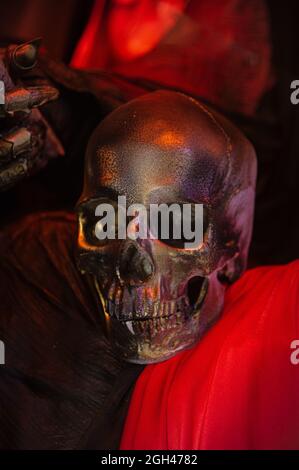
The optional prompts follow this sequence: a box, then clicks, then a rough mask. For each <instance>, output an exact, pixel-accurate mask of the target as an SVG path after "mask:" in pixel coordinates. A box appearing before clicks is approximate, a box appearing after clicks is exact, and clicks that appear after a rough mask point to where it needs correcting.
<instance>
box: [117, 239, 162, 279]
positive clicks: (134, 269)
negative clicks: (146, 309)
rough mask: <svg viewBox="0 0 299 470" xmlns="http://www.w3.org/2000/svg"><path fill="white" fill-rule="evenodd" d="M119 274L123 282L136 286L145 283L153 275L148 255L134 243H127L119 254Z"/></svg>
mask: <svg viewBox="0 0 299 470" xmlns="http://www.w3.org/2000/svg"><path fill="white" fill-rule="evenodd" d="M119 273H120V277H121V278H122V280H123V281H125V282H127V283H128V284H130V285H135V284H136V285H138V284H142V283H144V282H145V281H147V280H148V279H149V278H150V277H151V276H152V275H153V273H154V264H153V261H152V259H151V257H150V255H149V254H148V253H147V252H146V251H145V250H144V249H143V248H142V247H141V246H139V245H138V244H137V243H136V242H133V241H132V242H127V243H126V245H125V247H124V249H123V250H122V251H121V254H120V263H119Z"/></svg>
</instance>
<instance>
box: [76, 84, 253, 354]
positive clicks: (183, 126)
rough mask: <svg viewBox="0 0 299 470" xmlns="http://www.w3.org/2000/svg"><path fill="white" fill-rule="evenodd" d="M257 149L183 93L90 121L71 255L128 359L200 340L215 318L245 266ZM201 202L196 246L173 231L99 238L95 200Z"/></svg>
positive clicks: (146, 99)
mask: <svg viewBox="0 0 299 470" xmlns="http://www.w3.org/2000/svg"><path fill="white" fill-rule="evenodd" d="M255 178H256V159H255V153H254V150H253V148H252V146H251V144H250V143H249V142H248V141H247V139H246V138H245V137H243V136H242V134H241V133H240V132H239V131H238V130H237V129H236V128H235V127H234V126H233V125H232V124H230V123H229V122H228V121H227V120H226V119H224V118H223V117H222V116H221V115H219V114H218V113H216V112H214V111H211V110H210V109H208V108H207V107H205V106H203V105H202V104H200V103H199V102H197V101H195V100H194V99H192V98H190V97H187V96H185V95H183V94H181V93H176V92H169V91H156V92H154V93H150V94H148V95H145V96H142V97H140V98H137V99H135V100H133V101H131V102H129V103H128V104H125V105H123V106H121V107H119V108H118V109H116V110H115V111H114V112H112V113H111V114H110V115H109V116H108V117H107V118H106V119H104V120H103V121H102V122H101V123H100V125H99V126H98V127H97V129H96V130H95V132H94V134H93V136H92V137H91V139H90V142H89V145H88V149H87V154H86V168H85V181H84V190H83V194H82V196H81V198H80V201H79V203H78V250H77V263H78V266H79V269H80V270H81V272H83V273H85V274H86V275H87V276H88V277H89V279H90V280H91V283H92V285H93V286H94V288H95V290H96V292H97V295H98V299H99V302H101V304H102V308H103V310H104V314H105V315H104V316H105V319H106V323H107V331H108V332H109V334H110V338H111V341H113V343H114V345H115V346H116V347H117V348H118V349H119V351H120V352H121V354H122V355H123V357H124V358H125V359H126V360H127V361H130V362H136V363H153V362H159V361H162V360H165V359H168V358H169V357H171V356H173V355H175V354H176V353H177V352H178V351H181V350H183V349H186V348H189V347H191V346H192V345H194V343H196V342H197V341H198V339H199V338H200V337H201V335H202V334H203V332H204V331H205V330H206V329H207V328H208V327H209V326H210V325H211V324H212V323H213V322H214V321H215V320H216V319H217V318H218V316H219V314H220V313H221V309H222V306H223V300H224V293H225V289H226V286H227V285H228V284H230V283H232V282H234V281H235V280H236V279H238V278H239V277H240V275H241V274H242V272H243V271H244V269H245V267H246V258H247V252H248V246H249V242H250V237H251V230H252V220H253V210H254V192H255ZM119 195H122V196H126V199H127V202H128V204H132V203H139V204H140V203H141V204H143V205H144V206H145V207H149V205H150V204H152V203H155V204H163V203H165V204H170V203H180V204H182V203H185V202H189V203H201V204H203V207H204V235H203V241H202V243H201V245H200V246H198V247H197V248H194V249H184V248H182V246H180V245H179V243H176V240H171V239H169V240H161V239H152V238H151V237H148V238H145V239H136V240H131V239H129V238H126V239H125V240H119V239H114V240H109V239H106V240H99V239H98V238H97V237H96V236H95V225H96V222H97V217H96V216H95V208H96V207H97V205H98V204H100V203H103V202H106V203H107V202H108V203H110V204H112V205H114V206H117V197H118V196H119Z"/></svg>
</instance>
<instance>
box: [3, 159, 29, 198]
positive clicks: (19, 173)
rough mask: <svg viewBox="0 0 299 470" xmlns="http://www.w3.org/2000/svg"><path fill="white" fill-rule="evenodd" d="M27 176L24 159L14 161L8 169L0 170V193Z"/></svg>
mask: <svg viewBox="0 0 299 470" xmlns="http://www.w3.org/2000/svg"><path fill="white" fill-rule="evenodd" d="M27 174H28V164H27V160H26V159H21V160H16V161H15V162H13V163H12V165H10V166H9V167H8V168H5V169H4V170H0V191H4V190H5V189H8V188H10V187H11V186H13V185H14V184H16V183H17V182H18V181H19V180H21V179H23V178H24V176H26V175H27Z"/></svg>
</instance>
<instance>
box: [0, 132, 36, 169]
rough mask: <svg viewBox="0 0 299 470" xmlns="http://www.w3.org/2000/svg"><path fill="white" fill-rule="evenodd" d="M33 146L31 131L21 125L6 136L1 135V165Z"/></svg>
mask: <svg viewBox="0 0 299 470" xmlns="http://www.w3.org/2000/svg"><path fill="white" fill-rule="evenodd" d="M30 148H31V132H29V131H28V129H26V128H25V127H20V128H19V129H16V130H14V131H12V132H9V133H8V134H6V135H5V136H0V166H1V165H2V164H4V163H7V162H9V161H11V160H13V159H14V158H16V157H17V156H18V155H20V154H21V153H23V152H26V151H28V150H30Z"/></svg>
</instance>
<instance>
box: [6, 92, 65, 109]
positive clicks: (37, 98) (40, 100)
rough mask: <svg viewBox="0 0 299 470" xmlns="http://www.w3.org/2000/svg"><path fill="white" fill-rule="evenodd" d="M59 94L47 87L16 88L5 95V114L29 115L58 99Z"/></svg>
mask: <svg viewBox="0 0 299 470" xmlns="http://www.w3.org/2000/svg"><path fill="white" fill-rule="evenodd" d="M58 94H59V93H58V90H56V88H53V87H51V86H47V85H45V86H36V87H28V88H14V89H13V90H10V91H8V92H7V93H6V94H5V105H4V108H5V112H6V113H8V114H14V113H16V112H25V113H29V112H30V110H31V109H32V108H36V107H37V106H42V105H43V104H45V103H47V102H49V101H52V100H55V99H57V98H58Z"/></svg>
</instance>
